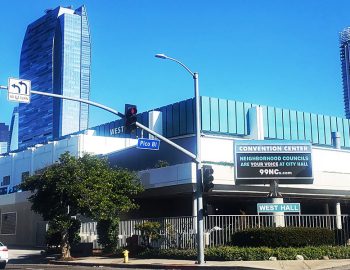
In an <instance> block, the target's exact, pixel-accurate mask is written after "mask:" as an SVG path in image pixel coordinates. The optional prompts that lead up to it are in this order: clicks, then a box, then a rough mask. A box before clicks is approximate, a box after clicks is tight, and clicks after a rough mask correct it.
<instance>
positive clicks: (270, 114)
mask: <svg viewBox="0 0 350 270" xmlns="http://www.w3.org/2000/svg"><path fill="white" fill-rule="evenodd" d="M267 118H268V120H267V121H268V123H267V124H268V134H269V135H268V137H269V138H270V139H275V138H277V135H276V115H275V108H273V107H267Z"/></svg>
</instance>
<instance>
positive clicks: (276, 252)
mask: <svg viewBox="0 0 350 270" xmlns="http://www.w3.org/2000/svg"><path fill="white" fill-rule="evenodd" d="M296 255H302V256H303V257H304V258H305V259H306V260H320V259H323V256H328V257H329V258H330V259H349V258H350V248H349V247H345V246H336V247H332V246H319V247H302V248H292V247H289V248H285V247H280V248H268V247H237V246H220V247H211V248H207V249H206V250H205V258H206V260H208V261H261V260H268V259H269V258H270V257H272V256H273V257H276V258H277V259H278V260H295V257H296ZM135 256H136V257H138V258H154V259H182V260H194V259H196V257H197V256H196V250H194V249H187V250H184V249H162V250H160V249H146V250H144V251H143V252H141V253H138V254H135Z"/></svg>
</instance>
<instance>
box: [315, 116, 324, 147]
mask: <svg viewBox="0 0 350 270" xmlns="http://www.w3.org/2000/svg"><path fill="white" fill-rule="evenodd" d="M317 125H318V143H319V144H326V137H325V133H324V118H323V115H320V114H318V115H317Z"/></svg>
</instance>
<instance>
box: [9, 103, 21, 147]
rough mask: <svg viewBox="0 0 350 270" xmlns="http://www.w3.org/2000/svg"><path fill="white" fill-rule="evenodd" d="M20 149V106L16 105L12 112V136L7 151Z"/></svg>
mask: <svg viewBox="0 0 350 270" xmlns="http://www.w3.org/2000/svg"><path fill="white" fill-rule="evenodd" d="M17 149H18V107H15V108H14V109H13V112H12V117H11V124H10V136H9V144H8V147H7V151H8V152H11V151H15V150H17Z"/></svg>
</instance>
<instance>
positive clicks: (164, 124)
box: [160, 107, 168, 137]
mask: <svg viewBox="0 0 350 270" xmlns="http://www.w3.org/2000/svg"><path fill="white" fill-rule="evenodd" d="M160 111H161V112H162V129H163V136H165V137H168V134H167V110H166V107H161V108H160Z"/></svg>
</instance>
